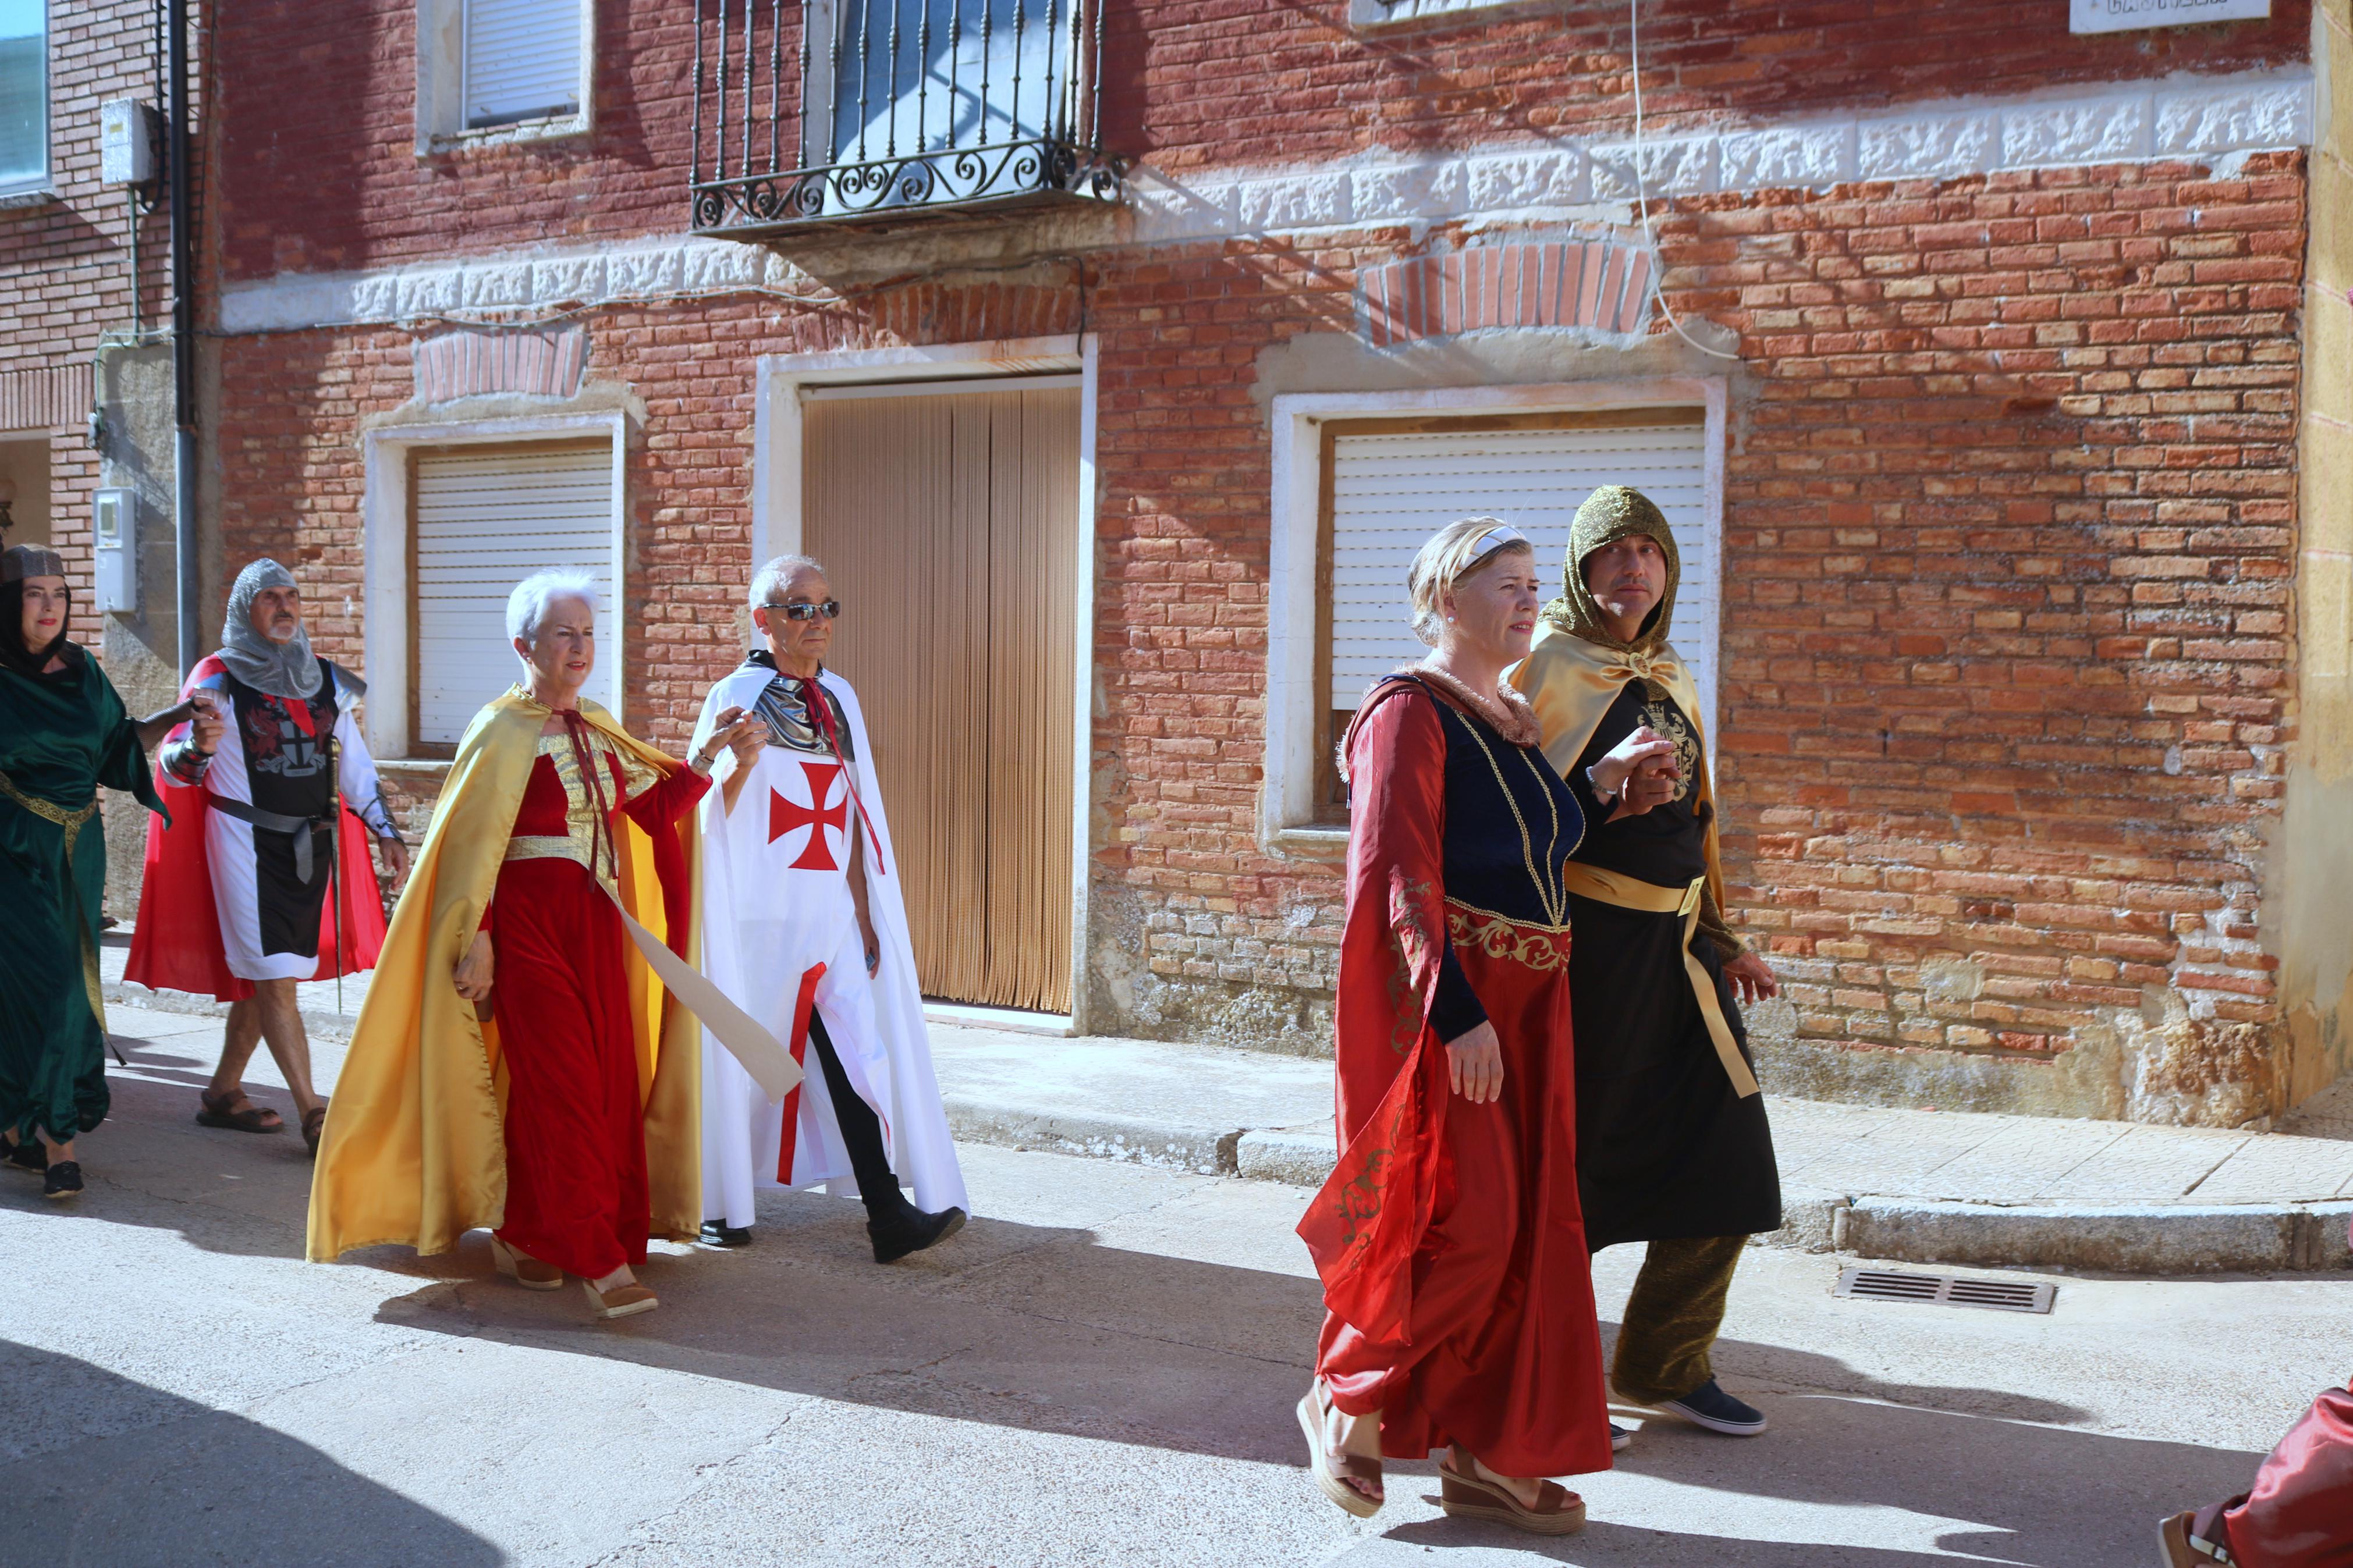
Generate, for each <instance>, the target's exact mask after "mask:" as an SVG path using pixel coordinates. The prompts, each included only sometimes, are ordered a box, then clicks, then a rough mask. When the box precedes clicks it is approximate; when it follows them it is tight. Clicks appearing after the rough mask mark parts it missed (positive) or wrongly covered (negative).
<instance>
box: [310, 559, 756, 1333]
mask: <svg viewBox="0 0 2353 1568" xmlns="http://www.w3.org/2000/svg"><path fill="white" fill-rule="evenodd" d="M507 631H508V633H509V636H510V637H511V639H512V643H513V647H514V651H515V653H516V655H517V656H518V657H519V658H521V659H522V681H521V683H520V684H518V685H516V686H515V687H513V688H512V689H509V690H508V692H507V693H506V694H505V695H504V696H502V697H501V698H499V699H498V700H496V701H494V702H492V703H491V705H490V706H489V707H487V708H485V709H483V710H482V711H481V712H480V713H479V714H477V715H476V716H475V719H474V721H473V723H472V725H471V726H470V727H469V728H468V730H467V731H466V735H465V738H464V739H463V740H462V741H460V742H459V746H458V754H457V757H456V759H455V761H454V762H453V763H451V765H450V772H449V782H448V785H447V787H446V788H445V790H444V792H443V794H442V796H441V799H440V802H439V804H438V806H437V807H436V809H435V814H434V821H433V831H432V833H431V834H430V835H429V836H428V837H427V840H426V843H425V847H424V848H423V849H422V851H420V853H419V855H418V859H417V869H416V871H415V873H414V875H413V876H412V877H411V879H410V881H409V885H408V889H407V891H406V894H405V895H404V896H403V898H402V900H401V903H400V908H399V910H398V911H397V912H396V914H395V916H394V918H393V927H392V931H391V932H390V934H389V935H388V937H387V939H386V942H385V953H384V957H383V959H382V960H381V961H380V962H379V964H378V968H377V978H376V980H375V984H373V985H372V986H371V987H370V989H369V994H368V999H367V1003H366V1005H365V1006H364V1009H363V1011H362V1013H361V1016H360V1020H359V1024H358V1026H357V1028H356V1029H355V1030H354V1031H353V1040H352V1049H351V1053H350V1056H349V1058H347V1060H346V1062H345V1065H344V1068H343V1076H342V1079H341V1082H340V1084H339V1086H338V1089H337V1092H336V1095H335V1099H334V1100H333V1102H332V1108H331V1110H330V1111H329V1114H328V1120H327V1129H326V1138H325V1142H324V1144H323V1146H322V1149H321V1152H320V1163H319V1175H318V1179H317V1181H316V1182H315V1183H314V1184H313V1185H312V1188H311V1256H312V1257H313V1258H333V1257H335V1256H337V1255H339V1254H340V1253H342V1252H343V1251H345V1250H347V1249H349V1248H351V1247H364V1246H367V1245H370V1244H372V1243H375V1242H381V1241H406V1242H407V1243H408V1244H409V1245H411V1246H414V1247H417V1249H418V1250H419V1251H422V1252H436V1251H440V1250H443V1249H445V1248H447V1247H450V1246H452V1245H454V1244H455V1242H456V1240H457V1237H458V1236H459V1235H460V1234H461V1233H463V1232H464V1231H465V1230H467V1229H469V1228H472V1227H474V1226H494V1227H495V1229H494V1231H493V1234H492V1237H491V1253H492V1257H493V1258H494V1260H495V1261H496V1263H497V1266H498V1268H499V1271H500V1272H501V1273H502V1274H504V1275H505V1276H507V1277H508V1278H509V1279H512V1280H514V1281H515V1282H516V1283H517V1284H519V1285H521V1286H522V1287H524V1288H525V1289H540V1290H553V1289H557V1288H558V1287H560V1286H561V1285H562V1284H563V1282H564V1277H565V1275H566V1274H570V1275H573V1276H575V1277H577V1278H578V1279H580V1281H581V1283H582V1285H583V1287H584V1288H585V1289H586V1291H587V1295H588V1300H589V1302H590V1304H591V1305H592V1307H593V1308H594V1309H595V1310H596V1313H597V1315H598V1316H600V1317H606V1318H618V1317H625V1316H628V1315H629V1314H631V1313H636V1312H642V1311H647V1310H650V1309H651V1308H653V1307H654V1306H656V1305H657V1304H658V1303H657V1301H656V1300H655V1297H654V1294H653V1292H652V1291H651V1290H649V1289H647V1288H646V1287H645V1286H644V1285H643V1284H641V1283H640V1282H639V1281H638V1279H637V1276H636V1273H635V1268H636V1267H637V1266H638V1265H642V1264H643V1263H644V1262H645V1259H646V1242H647V1238H648V1236H649V1233H653V1234H660V1235H664V1236H669V1237H676V1238H680V1239H688V1240H691V1239H692V1238H693V1237H694V1235H695V1233H696V1231H697V1229H698V1228H699V1226H701V1223H702V1212H701V1203H700V1198H699V1194H698V1191H697V1184H698V1171H699V1168H700V1161H701V1152H700V1149H699V1146H698V1143H697V1139H696V1101H697V1096H698V1084H697V1057H698V1050H697V1047H698V1045H699V1030H698V1029H697V1028H696V1027H695V1024H694V1020H693V1019H692V1018H691V1016H686V1015H685V1014H683V1012H682V1011H681V1010H680V1009H677V1008H667V1007H665V1006H664V1005H662V1000H661V992H660V990H659V982H658V981H657V980H656V979H655V977H654V976H653V975H652V974H650V973H649V970H648V965H649V962H651V961H652V960H656V959H660V958H662V957H663V954H661V953H660V952H650V953H641V952H639V951H638V948H637V947H635V946H633V942H638V941H643V942H651V943H653V944H655V945H659V943H663V942H666V943H667V945H668V947H669V948H670V950H671V951H672V952H675V953H676V954H678V955H679V956H680V957H681V959H684V958H687V957H688V956H689V955H691V951H692V946H691V930H692V919H693V910H692V886H691V867H692V866H693V865H694V863H695V855H696V844H695V829H694V813H693V807H694V805H695V803H696V802H697V801H698V800H700V799H701V798H702V794H703V792H704V791H705V790H706V789H708V788H709V787H710V773H711V766H712V762H713V760H714V759H715V758H716V757H717V755H718V754H719V752H721V751H722V750H724V749H727V748H730V747H733V748H736V749H737V750H738V752H739V754H740V753H741V752H743V751H744V750H756V748H757V747H758V746H759V744H760V734H759V731H758V730H757V728H756V727H755V726H754V725H750V724H746V723H743V722H740V721H741V719H742V713H741V710H737V711H735V712H733V713H731V714H727V715H724V716H723V718H722V721H721V723H720V724H719V726H718V730H717V733H715V734H714V735H713V736H712V738H711V740H710V741H709V742H707V743H706V744H705V745H704V747H703V748H702V751H701V752H698V753H697V754H696V755H695V756H694V757H693V759H692V760H691V763H690V764H688V765H685V766H681V764H680V763H677V762H675V761H673V760H672V759H670V758H669V757H667V756H664V755H663V754H662V753H661V752H659V751H656V750H655V749H654V748H652V747H650V746H648V745H646V744H645V743H644V742H640V741H638V740H635V739H633V738H632V737H631V736H629V735H628V733H627V732H626V731H623V730H622V729H621V727H620V726H619V724H617V722H615V721H614V719H613V717H612V715H611V714H609V713H607V712H606V711H605V710H603V709H602V708H600V707H598V706H597V705H596V704H595V703H593V702H590V701H587V700H584V699H583V698H582V697H581V695H580V692H581V689H582V687H584V686H585V685H586V683H587V680H588V677H589V675H590V673H591V672H592V671H594V670H595V668H596V590H595V588H594V586H593V585H592V584H591V583H590V581H589V579H588V578H587V577H586V576H585V575H583V574H577V573H571V572H562V571H550V572H542V573H540V574H537V575H535V576H533V577H530V578H527V579H525V580H524V581H523V582H522V584H519V585H518V586H517V587H516V589H515V591H514V594H513V596H512V598H511V599H510V600H509V601H508V604H507ZM640 931H650V933H651V936H650V937H647V938H639V937H638V935H637V934H636V933H637V932H640Z"/></svg>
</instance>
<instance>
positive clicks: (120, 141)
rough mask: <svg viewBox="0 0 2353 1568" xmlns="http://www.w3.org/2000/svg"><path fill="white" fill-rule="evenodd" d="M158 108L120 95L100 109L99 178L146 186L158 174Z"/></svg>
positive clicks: (107, 182)
mask: <svg viewBox="0 0 2353 1568" xmlns="http://www.w3.org/2000/svg"><path fill="white" fill-rule="evenodd" d="M155 127H156V117H155V111H154V110H152V109H150V108H148V107H147V106H146V105H145V104H143V103H142V102H140V101H139V100H137V99H135V98H118V99H114V100H111V101H110V102H108V103H106V104H105V105H103V106H102V107H101V108H100V110H99V111H98V177H99V180H100V183H101V184H109V185H143V184H147V183H148V182H149V181H150V180H153V178H154V177H155Z"/></svg>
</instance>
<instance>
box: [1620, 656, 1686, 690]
mask: <svg viewBox="0 0 2353 1568" xmlns="http://www.w3.org/2000/svg"><path fill="white" fill-rule="evenodd" d="M1601 673H1602V675H1603V676H1604V677H1605V678H1607V679H1610V680H1648V681H1651V682H1653V683H1655V684H1657V685H1660V686H1664V685H1665V684H1666V683H1667V682H1669V681H1671V680H1673V679H1677V678H1678V677H1680V676H1681V675H1682V674H1683V666H1681V665H1679V664H1677V663H1676V662H1675V661H1674V660H1673V659H1672V658H1668V657H1667V656H1666V655H1665V654H1663V653H1642V652H1640V651H1638V650H1636V649H1633V648H1618V649H1615V650H1613V651H1612V654H1611V657H1610V661H1609V663H1608V664H1607V665H1605V666H1603V667H1602V670H1601Z"/></svg>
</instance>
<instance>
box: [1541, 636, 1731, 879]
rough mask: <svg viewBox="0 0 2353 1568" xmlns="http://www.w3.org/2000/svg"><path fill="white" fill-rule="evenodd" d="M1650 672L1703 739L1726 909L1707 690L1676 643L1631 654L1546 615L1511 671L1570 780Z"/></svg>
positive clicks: (1710, 865)
mask: <svg viewBox="0 0 2353 1568" xmlns="http://www.w3.org/2000/svg"><path fill="white" fill-rule="evenodd" d="M1645 678H1647V679H1651V680H1654V681H1656V682H1658V683H1659V684H1660V685H1661V686H1662V687H1664V688H1666V689H1667V695H1669V696H1670V697H1672V698H1673V699H1674V700H1675V706H1676V707H1678V708H1681V709H1682V710H1683V717H1684V718H1686V719H1688V720H1690V721H1691V726H1692V733H1694V734H1695V735H1697V736H1698V737H1699V743H1700V755H1701V758H1702V762H1701V764H1700V770H1699V799H1700V801H1701V803H1702V804H1704V805H1706V807H1707V839H1706V852H1707V890H1708V892H1709V894H1710V895H1711V896H1712V897H1714V899H1715V907H1716V908H1717V909H1718V910H1721V909H1723V908H1724V907H1725V904H1724V865H1723V862H1722V860H1721V859H1719V858H1718V857H1717V854H1716V847H1715V790H1714V789H1713V788H1712V787H1711V786H1710V784H1709V783H1708V770H1707V764H1706V762H1705V758H1706V755H1707V731H1706V730H1705V729H1704V726H1703V724H1702V722H1701V720H1700V706H1699V688H1698V687H1697V686H1695V685H1694V684H1693V683H1692V678H1691V670H1690V668H1689V667H1688V666H1686V665H1685V664H1684V663H1683V659H1682V658H1681V657H1680V656H1678V655H1677V654H1676V652H1675V650H1674V647H1673V646H1672V644H1670V645H1668V646H1667V647H1662V648H1660V649H1659V650H1658V651H1657V652H1656V653H1651V654H1640V653H1629V652H1625V651H1623V650H1620V649H1618V648H1612V647H1603V646H1602V645H1601V644H1599V643H1597V642H1588V641H1587V640H1586V639H1585V638H1583V637H1578V636H1577V635H1576V634H1575V633H1574V632H1568V631H1564V630H1562V629H1561V628H1560V627H1559V626H1555V625H1553V624H1552V623H1551V622H1550V621H1541V622H1538V623H1537V626H1536V639H1535V646H1534V647H1530V648H1529V649H1528V657H1527V658H1524V659H1522V660H1520V662H1519V663H1518V664H1517V665H1515V666H1514V667H1513V668H1512V672H1511V675H1510V679H1511V682H1512V684H1513V685H1514V687H1516V688H1518V689H1519V691H1520V694H1521V695H1522V696H1524V697H1525V698H1526V699H1527V700H1528V705H1529V706H1530V707H1532V708H1534V709H1535V710H1536V723H1537V725H1538V726H1539V727H1540V730H1541V732H1542V735H1543V740H1542V742H1541V744H1542V745H1543V748H1544V754H1545V761H1546V762H1548V763H1551V764H1552V765H1553V769H1554V771H1555V772H1556V773H1559V774H1560V776H1561V777H1563V778H1567V776H1568V771H1569V769H1571V768H1573V767H1575V766H1576V765H1577V758H1579V757H1581V756H1583V755H1584V754H1585V748H1586V746H1587V744H1588V742H1591V741H1592V739H1593V731H1595V730H1596V729H1598V728H1599V726H1600V723H1601V719H1602V715H1604V714H1606V713H1608V712H1609V705H1610V704H1611V703H1612V702H1615V701H1617V700H1618V694H1619V693H1620V691H1623V690H1624V689H1626V683H1627V682H1628V681H1630V680H1639V679H1645Z"/></svg>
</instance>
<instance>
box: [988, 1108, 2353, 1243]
mask: <svg viewBox="0 0 2353 1568" xmlns="http://www.w3.org/2000/svg"><path fill="white" fill-rule="evenodd" d="M948 1124H949V1126H950V1127H951V1128H952V1129H953V1130H954V1131H955V1135H956V1137H957V1138H959V1139H960V1140H964V1141H965V1142H975V1143H995V1144H1005V1145H1010V1146H1013V1147H1016V1148H1024V1149H1043V1150H1049V1151H1050V1152H1057V1153H1070V1154H1092V1155H1096V1156H1099V1157H1103V1158H1109V1159H1116V1160H1127V1161H1131V1162H1134V1163H1141V1164H1153V1165H1161V1166H1166V1167H1173V1168H1176V1169H1182V1170H1188V1171H1197V1172H1200V1173H1204V1174H1218V1175H1229V1176H1241V1177H1245V1178H1247V1179H1250V1180H1253V1181H1266V1182H1282V1183H1286V1184H1290V1185H1292V1186H1296V1187H1314V1186H1320V1185H1322V1184H1323V1182H1324V1178H1325V1177H1326V1176H1328V1175H1330V1174H1331V1173H1332V1166H1333V1161H1334V1151H1333V1145H1332V1128H1331V1124H1330V1123H1329V1122H1324V1123H1320V1124H1315V1125H1310V1126H1292V1127H1265V1128H1238V1129H1235V1130H1233V1131H1219V1130H1218V1129H1214V1128H1182V1127H1172V1126H1168V1125H1166V1124H1158V1123H1152V1122H1146V1121H1141V1120H1137V1119H1131V1118H1123V1117H1111V1116H1103V1117H1089V1118H1076V1117H1071V1116H1066V1115H1050V1114H1041V1113H1036V1112H1029V1111H1024V1110H1019V1109H1018V1108H1008V1107H1006V1106H1001V1105H989V1104H985V1103H982V1102H978V1101H973V1100H951V1101H950V1102H949V1106H948ZM1781 1215H1782V1224H1781V1228H1780V1229H1778V1230H1777V1231H1772V1232H1768V1233H1767V1234H1765V1235H1762V1236H1758V1237H1755V1238H1753V1239H1752V1241H1751V1242H1750V1245H1751V1246H1755V1247H1784V1248H1788V1249H1790V1250H1793V1251H1799V1252H1836V1253H1842V1254H1850V1255H1853V1256H1857V1257H1862V1258H1883V1259H1886V1260H1888V1261H1890V1262H1900V1263H1938V1264H1962V1265H1976V1266H1984V1267H2009V1268H2075V1269H2085V1270H2090V1271H2094V1272H2097V1273H2106V1274H2146V1275H2179V1274H2241V1273H2249V1274H2265V1273H2281V1272H2301V1271H2308V1270H2319V1269H2344V1268H2353V1243H2348V1237H2347V1228H2348V1225H2353V1203H2314V1204H2261V1205H2221V1204H2214V1205H2203V1204H2130V1205H2014V1206H2003V1205H1996V1204H1972V1203H1962V1202H1958V1201H1956V1200H1951V1199H1943V1198H1911V1197H1881V1196H1871V1195H1864V1196H1856V1195H1853V1194H1846V1193H1841V1192H1837V1191H1833V1190H1827V1189H1821V1188H1805V1187H1785V1188H1783V1189H1782V1193H1781Z"/></svg>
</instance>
